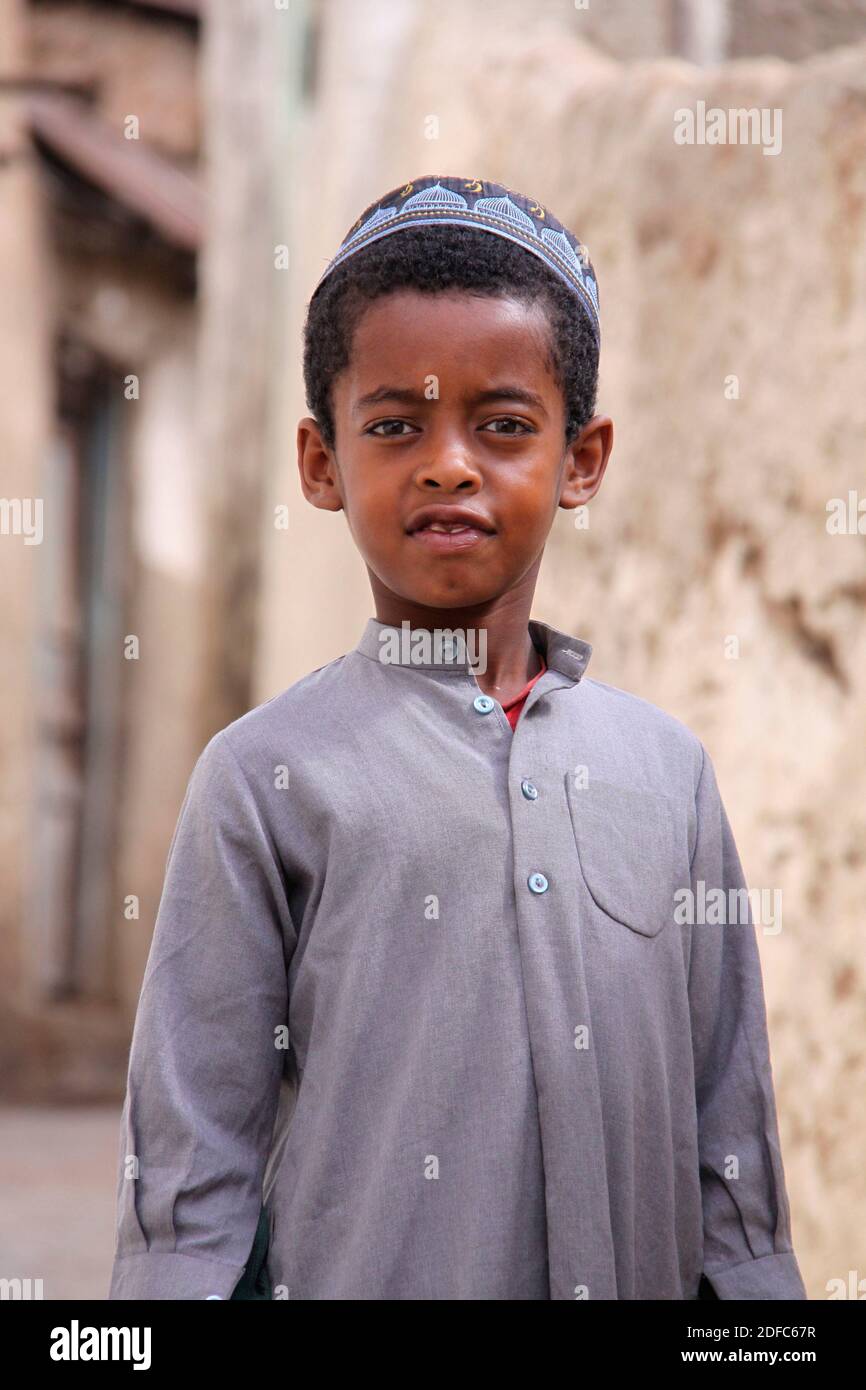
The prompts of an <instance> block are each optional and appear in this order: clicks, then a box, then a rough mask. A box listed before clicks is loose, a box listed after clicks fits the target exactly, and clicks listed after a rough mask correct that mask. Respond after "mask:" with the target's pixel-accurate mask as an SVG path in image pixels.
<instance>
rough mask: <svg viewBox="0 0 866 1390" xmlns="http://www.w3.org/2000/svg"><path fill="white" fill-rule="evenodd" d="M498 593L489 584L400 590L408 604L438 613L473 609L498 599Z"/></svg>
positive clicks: (425, 586) (418, 587)
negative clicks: (434, 610)
mask: <svg viewBox="0 0 866 1390" xmlns="http://www.w3.org/2000/svg"><path fill="white" fill-rule="evenodd" d="M498 593H499V591H498V590H497V589H495V588H491V586H490V584H482V583H475V584H472V583H465V584H407V585H405V586H404V587H402V588H401V590H400V594H401V596H402V597H403V598H404V599H406V600H407V601H408V602H410V603H414V604H417V605H418V606H419V607H421V608H430V609H438V610H440V611H442V610H444V611H449V610H452V609H453V610H455V611H456V610H457V609H461V608H475V607H477V606H478V605H480V604H484V603H490V602H491V600H492V599H495V598H497V597H498Z"/></svg>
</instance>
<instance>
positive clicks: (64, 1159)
mask: <svg viewBox="0 0 866 1390" xmlns="http://www.w3.org/2000/svg"><path fill="white" fill-rule="evenodd" d="M119 1142H120V1106H119V1105H118V1106H117V1107H113V1106H94V1107H76V1108H74V1109H61V1108H57V1109H54V1108H45V1107H36V1108H30V1107H24V1106H16V1107H9V1106H3V1107H0V1278H6V1279H13V1278H20V1279H27V1278H29V1279H32V1280H35V1279H41V1280H42V1281H43V1282H42V1296H43V1298H45V1299H58V1298H73V1299H105V1298H106V1297H107V1295H108V1284H109V1279H110V1276H111V1264H112V1259H113V1254H114V1218H115V1187H116V1182H117V1161H118V1146H119Z"/></svg>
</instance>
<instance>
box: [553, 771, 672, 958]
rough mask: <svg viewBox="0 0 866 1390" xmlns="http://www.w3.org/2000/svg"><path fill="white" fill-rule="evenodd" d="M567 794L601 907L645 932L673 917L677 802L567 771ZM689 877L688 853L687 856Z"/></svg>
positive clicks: (586, 874)
mask: <svg viewBox="0 0 866 1390" xmlns="http://www.w3.org/2000/svg"><path fill="white" fill-rule="evenodd" d="M565 785H566V795H567V797H568V809H569V812H570V813H571V823H572V827H573V829H574V838H575V843H576V845H577V853H578V859H579V861H580V870H581V873H582V875H583V880H584V882H585V884H586V886H587V888H588V889H589V893H590V896H591V898H592V900H593V902H594V903H595V905H596V907H599V908H600V909H601V911H602V912H604V913H606V914H607V916H608V917H612V918H613V919H614V921H616V922H620V923H621V924H622V925H623V926H625V927H629V928H630V929H631V930H632V931H634V932H639V933H640V935H641V936H657V935H658V933H659V932H660V931H661V929H662V927H663V926H664V925H665V924H666V923H667V922H672V921H673V915H674V909H675V902H674V892H675V890H676V886H677V871H678V869H680V868H681V867H682V866H681V862H680V860H681V853H682V850H681V844H682V836H681V835H680V827H679V820H678V817H677V814H676V806H675V803H674V802H673V801H672V800H671V799H669V798H668V797H666V796H661V795H658V794H656V793H655V792H648V791H638V790H636V789H635V788H634V787H629V786H623V785H622V784H620V783H617V782H604V781H600V780H599V779H598V778H593V777H590V780H589V784H588V785H587V786H585V787H579V786H577V785H576V783H575V779H574V775H573V774H572V773H570V772H569V773H568V774H566V778H565ZM685 867H686V879H685V882H686V883H688V857H686V861H685Z"/></svg>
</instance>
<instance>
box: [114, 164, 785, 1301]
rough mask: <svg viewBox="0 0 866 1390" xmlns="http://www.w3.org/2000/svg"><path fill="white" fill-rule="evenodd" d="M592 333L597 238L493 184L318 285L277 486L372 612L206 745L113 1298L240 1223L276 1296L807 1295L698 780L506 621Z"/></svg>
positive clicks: (183, 843)
mask: <svg viewBox="0 0 866 1390" xmlns="http://www.w3.org/2000/svg"><path fill="white" fill-rule="evenodd" d="M598 348H599V329H598V294H597V288H596V283H595V277H594V272H593V269H592V266H591V264H590V262H589V258H588V255H587V252H586V248H585V247H583V246H582V245H581V244H580V243H579V242H578V241H577V239H576V238H575V237H574V236H573V235H572V233H571V232H569V231H568V230H567V229H566V228H564V227H563V226H562V225H561V224H560V223H559V222H558V221H557V219H556V218H555V217H554V216H553V215H552V213H551V212H550V211H549V209H546V208H543V207H541V205H540V204H538V203H535V202H533V201H532V200H531V199H529V198H526V197H524V196H523V195H521V194H519V193H516V192H514V191H513V190H509V189H507V188H504V187H503V186H502V185H499V184H491V183H487V182H481V181H479V180H475V179H463V178H452V177H444V176H439V177H437V176H430V177H425V178H422V179H416V180H413V181H412V182H411V183H408V184H406V185H405V186H404V187H403V188H401V189H395V190H393V191H392V192H391V193H389V194H387V195H386V196H385V197H384V198H382V199H381V200H379V202H378V203H377V204H375V205H373V206H371V207H370V208H368V209H367V210H366V212H365V213H363V214H362V216H361V217H360V218H359V219H358V222H357V223H356V224H355V227H354V228H353V229H352V231H351V232H350V233H349V235H348V236H347V238H346V239H345V241H344V242H343V244H342V246H341V248H340V250H339V251H338V253H337V255H336V256H335V257H334V259H333V261H332V262H331V263H330V265H329V266H328V267H327V268H326V270H325V272H324V274H323V276H322V278H321V280H320V281H319V284H318V286H317V287H316V291H315V293H314V295H313V298H312V300H311V303H310V306H309V313H308V318H307V325H306V339H305V357H304V371H305V380H306V386H307V398H308V405H309V407H310V409H311V410H312V411H313V415H312V416H310V417H307V418H305V419H304V420H302V421H301V423H300V426H299V429H298V462H299V470H300V476H301V484H302V488H303V491H304V495H305V496H306V498H307V500H308V501H310V502H311V503H312V504H313V505H314V506H316V507H320V508H324V509H326V510H331V511H340V510H342V511H344V512H345V513H346V519H347V522H348V524H349V527H350V529H351V532H352V536H353V539H354V541H355V543H356V545H357V546H358V548H359V550H360V552H361V554H362V556H363V558H364V560H365V563H366V567H367V571H368V574H369V577H370V583H371V587H372V590H373V596H374V600H375V607H376V616H375V618H370V619H369V621H368V623H367V625H366V628H365V629H364V631H363V633H362V635H361V639H360V642H359V643H358V645H357V647H356V648H355V649H354V650H353V651H351V652H349V653H347V654H346V655H345V656H342V657H339V658H338V659H337V660H335V661H332V662H330V663H329V664H328V665H326V666H324V667H321V668H319V669H318V670H316V671H314V672H312V674H310V675H308V676H306V677H305V678H304V679H303V680H300V681H298V682H297V683H296V684H295V685H293V686H291V687H290V688H289V689H288V690H286V691H284V692H283V693H282V694H281V695H278V696H277V697H275V698H274V699H272V700H269V701H268V702H267V703H266V704H264V705H261V706H260V707H259V708H257V709H255V710H253V711H251V712H250V713H249V714H247V715H245V716H244V717H243V718H241V719H238V720H236V721H235V722H234V723H233V724H231V725H229V727H228V728H227V729H224V730H223V731H222V732H221V733H219V734H217V735H216V736H215V737H214V738H213V739H212V740H211V742H210V743H209V744H208V745H207V747H206V748H205V750H204V752H203V753H202V755H201V757H200V759H199V761H198V763H197V765H196V767H195V769H194V772H193V775H192V778H191V780H190V784H189V788H188V790H187V795H186V799H185V801H184V805H183V808H182V810H181V814H180V819H179V822H178V825H177V829H176V831H175V835H174V839H173V841H172V846H171V850H170V853H169V860H168V865H167V872H166V882H165V888H164V892H163V897H162V902H161V904H160V910H159V915H158V918H157V923H156V928H155V933H154V938H153V943H152V947H151V953H150V957H149V960H148V966H147V971H146V975H145V980H144V985H143V989H142V995H141V1000H140V1004H139V1010H138V1015H137V1018H136V1027H135V1033H134V1037H133V1043H132V1050H131V1057H130V1070H129V1085H128V1091H127V1098H126V1104H125V1106H124V1117H123V1130H122V1148H121V1173H120V1182H119V1207H118V1246H117V1256H116V1261H115V1265H114V1271H113V1275H112V1283H111V1294H110V1297H112V1298H181V1299H189V1298H230V1297H231V1296H232V1294H233V1291H235V1289H236V1288H237V1287H238V1286H239V1281H240V1280H241V1276H242V1275H243V1276H244V1277H245V1279H246V1280H247V1282H248V1284H249V1281H250V1280H251V1279H252V1278H253V1277H254V1276H255V1275H256V1274H257V1273H258V1272H260V1270H261V1266H262V1261H263V1259H264V1250H265V1245H264V1244H261V1243H259V1242H257V1246H256V1247H253V1242H254V1237H255V1236H256V1235H257V1232H258V1235H259V1236H260V1237H261V1236H262V1234H263V1235H264V1239H265V1244H266V1246H267V1250H266V1270H265V1273H266V1275H267V1276H268V1277H269V1280H270V1285H271V1288H272V1291H273V1296H274V1297H277V1298H279V1297H283V1298H292V1299H509V1300H512V1299H513V1300H524V1299H526V1300H530V1299H584V1298H590V1299H695V1298H698V1297H702V1296H703V1291H704V1289H705V1288H707V1286H708V1285H709V1286H710V1289H708V1290H707V1292H708V1294H709V1296H715V1297H718V1298H722V1299H735V1298H744V1299H771V1298H784V1299H803V1298H805V1297H806V1294H805V1289H804V1286H803V1282H802V1279H801V1277H800V1271H799V1269H798V1265H797V1260H796V1257H795V1255H794V1252H793V1249H792V1245H791V1236H790V1226H789V1211H788V1201H787V1195H786V1190H785V1179H784V1172H783V1167H782V1159H781V1155H780V1148H779V1136H778V1128H777V1120H776V1111H775V1101H774V1095H773V1084H772V1075H771V1069H770V1058H769V1052H768V1041H767V1031H766V1018H765V1007H764V998H763V990H762V982H761V972H760V964H759V957H758V951H757V944H756V935H755V928H754V926H753V924H752V921H751V918H750V916H749V914H748V911H746V912H745V914H742V920H737V918H736V914H735V913H734V914H733V916H732V915H731V913H730V911H729V909H728V906H727V905H728V904H729V903H730V902H731V901H733V903H735V904H736V903H737V901H738V898H737V894H736V892H734V893H731V892H730V891H729V890H731V889H734V890H738V889H743V888H744V884H743V877H742V870H741V867H740V862H739V859H738V856H737V851H736V847H735V844H734V840H733V837H732V834H731V830H730V827H729V824H728V820H727V817H726V815H725V811H724V808H723V806H722V802H721V800H720V797H719V792H718V788H717V785H716V779H715V775H714V770H713V765H712V763H711V761H710V758H709V756H708V755H707V753H706V751H705V750H704V748H703V745H702V744H701V742H700V741H699V740H698V739H697V738H696V737H695V735H694V734H692V733H691V732H690V731H689V730H688V729H686V728H685V727H684V726H683V725H682V724H680V723H679V722H678V721H676V720H675V719H673V718H671V717H669V716H668V715H666V714H664V713H662V712H661V711H660V710H658V709H656V708H655V707H654V706H652V705H650V704H648V703H646V702H645V701H643V700H640V699H638V698H636V697H634V696H632V695H628V694H625V693H623V692H622V691H619V690H617V689H614V688H613V687H611V686H608V685H604V684H602V683H601V682H598V681H594V680H592V679H591V678H589V677H587V675H586V667H587V663H588V660H589V656H590V650H591V649H590V647H589V646H588V645H587V644H586V643H585V642H583V641H580V640H578V639H576V638H572V637H570V636H568V634H566V633H563V632H559V631H556V630H555V629H554V628H552V627H550V626H548V625H547V624H545V623H542V622H538V621H530V618H529V614H530V610H531V605H532V598H533V592H534V589H535V583H536V578H537V574H538V570H539V566H540V562H541V557H542V553H543V549H544V545H545V542H546V540H547V536H548V533H549V530H550V527H551V524H552V522H553V519H554V516H555V514H556V511H557V508H559V507H563V508H574V507H577V506H579V505H581V504H583V503H586V502H588V501H589V500H590V499H591V498H592V497H593V496H594V495H595V493H596V492H597V491H598V488H599V486H600V484H601V480H602V476H603V474H604V471H605V468H606V466H607V461H608V458H609V455H610V451H611V446H612V441H613V427H612V423H611V421H610V420H609V419H608V418H607V417H604V416H596V415H594V414H593V411H594V406H595V396H596V383H597V368H598ZM719 889H721V890H722V892H723V893H724V899H723V900H722V901H723V904H724V909H725V910H724V912H723V913H722V914H721V915H720V914H719V911H718V900H719V899H720V896H721V895H720V894H719V892H718V890H719ZM713 894H715V899H714V898H713ZM714 900H715V901H716V904H717V910H716V912H715V915H714V914H713V913H712V912H711V911H706V912H704V913H703V915H704V916H705V918H706V920H702V910H703V908H704V906H705V904H706V903H707V902H710V901H714ZM739 901H740V902H741V901H742V896H741V897H740V899H739ZM695 903H697V904H698V908H697V910H696V909H695ZM251 1247H253V1251H254V1254H255V1250H256V1248H257V1249H258V1254H257V1255H256V1260H255V1263H256V1264H257V1269H251V1268H250V1266H249V1265H248V1263H247V1257H248V1255H249V1254H250V1251H251ZM245 1266H246V1269H245ZM710 1290H711V1291H710ZM238 1296H240V1295H238ZM253 1296H255V1295H253ZM265 1296H267V1295H265Z"/></svg>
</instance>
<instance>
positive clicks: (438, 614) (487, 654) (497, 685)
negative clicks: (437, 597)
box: [376, 594, 542, 705]
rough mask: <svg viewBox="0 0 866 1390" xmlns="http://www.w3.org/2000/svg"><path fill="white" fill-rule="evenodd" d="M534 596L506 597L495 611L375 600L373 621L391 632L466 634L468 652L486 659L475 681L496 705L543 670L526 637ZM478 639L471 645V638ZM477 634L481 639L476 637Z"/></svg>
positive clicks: (380, 597) (485, 607)
mask: <svg viewBox="0 0 866 1390" xmlns="http://www.w3.org/2000/svg"><path fill="white" fill-rule="evenodd" d="M531 603H532V595H531V594H530V595H529V596H528V599H527V596H526V595H523V594H521V595H519V596H518V595H516V594H515V595H506V596H505V597H504V598H502V599H500V600H498V601H497V603H496V604H495V605H494V606H489V605H479V606H478V607H475V608H426V607H423V606H421V605H420V604H414V603H411V602H408V601H405V600H402V599H398V598H396V596H393V595H387V596H386V595H383V594H377V595H376V618H377V619H378V621H379V622H380V623H387V624H388V625H389V626H391V627H398V628H399V627H401V626H402V624H403V623H406V622H408V623H409V625H410V627H411V628H413V629H414V628H423V629H425V630H427V631H432V630H436V629H438V630H446V629H447V630H450V631H455V632H456V631H460V632H463V633H466V634H467V646H470V647H471V648H472V649H473V650H474V651H475V652H479V651H481V652H483V653H484V670H483V671H481V672H479V671H476V672H475V678H476V680H477V682H478V685H479V686H480V688H481V689H482V690H483V691H484V693H485V694H486V695H490V696H492V697H493V699H494V700H498V701H499V703H500V704H503V705H505V704H507V703H508V702H509V700H512V699H514V697H515V695H519V693H520V691H521V690H522V689H523V687H524V686H525V685H526V684H527V682H528V681H530V680H532V677H533V676H537V675H538V673H539V671H540V670H541V665H542V661H541V656H540V655H539V653H538V651H537V650H536V648H535V647H534V646H533V644H532V638H531V637H530V635H529V614H530V609H531ZM470 633H472V634H476V636H475V640H474V641H471V640H470V637H469V634H470ZM479 634H480V636H479Z"/></svg>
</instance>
